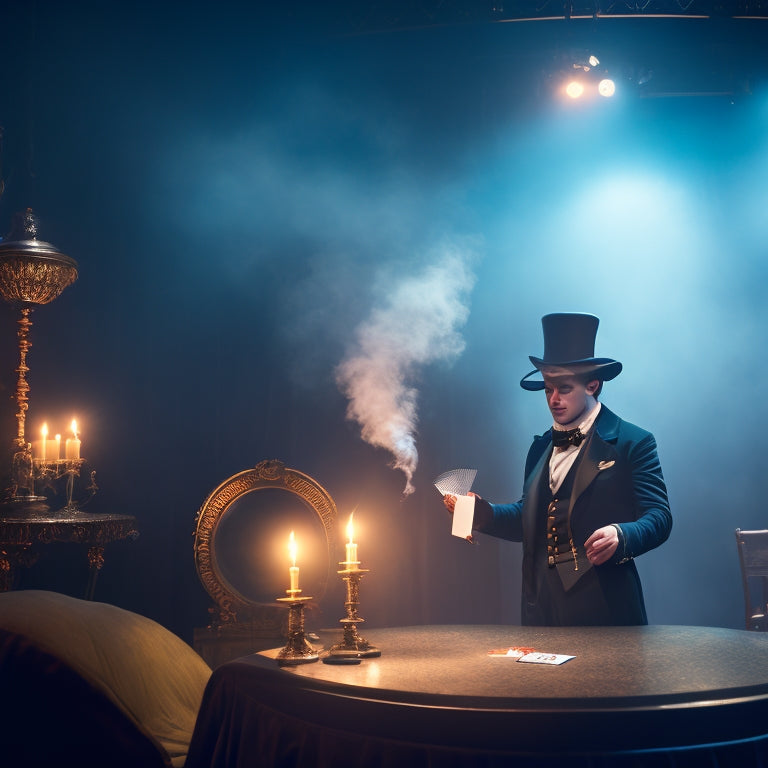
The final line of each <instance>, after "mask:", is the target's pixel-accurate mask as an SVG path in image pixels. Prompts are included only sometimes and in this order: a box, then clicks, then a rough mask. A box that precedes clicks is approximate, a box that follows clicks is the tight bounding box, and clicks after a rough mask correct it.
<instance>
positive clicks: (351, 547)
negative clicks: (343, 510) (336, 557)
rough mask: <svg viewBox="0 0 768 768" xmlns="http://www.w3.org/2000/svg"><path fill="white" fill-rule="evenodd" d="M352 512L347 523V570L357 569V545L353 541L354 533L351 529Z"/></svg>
mask: <svg viewBox="0 0 768 768" xmlns="http://www.w3.org/2000/svg"><path fill="white" fill-rule="evenodd" d="M354 514H355V513H354V512H353V513H352V514H351V515H350V516H349V522H348V523H347V562H346V565H347V567H349V568H357V566H358V560H357V544H356V543H355V541H354V538H355V531H354V528H353V527H352V517H353V516H354Z"/></svg>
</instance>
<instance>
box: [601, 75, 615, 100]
mask: <svg viewBox="0 0 768 768" xmlns="http://www.w3.org/2000/svg"><path fill="white" fill-rule="evenodd" d="M597 92H598V93H599V94H600V95H601V96H604V97H605V98H606V99H609V98H610V97H611V96H613V94H614V93H616V83H614V82H613V80H611V79H609V78H605V79H603V80H601V81H600V82H599V83H598V84H597Z"/></svg>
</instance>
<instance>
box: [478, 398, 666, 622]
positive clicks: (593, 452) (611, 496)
mask: <svg viewBox="0 0 768 768" xmlns="http://www.w3.org/2000/svg"><path fill="white" fill-rule="evenodd" d="M551 449H552V438H551V430H547V432H545V433H544V434H543V435H542V436H540V437H536V438H534V441H533V444H532V445H531V448H530V450H529V452H528V458H527V460H526V466H525V483H524V486H523V496H522V498H521V499H520V501H517V502H515V503H513V504H488V503H487V502H486V503H483V502H481V503H480V505H479V508H478V510H477V514H476V521H477V525H476V527H477V530H479V531H481V532H483V533H487V534H490V535H492V536H498V537H501V538H504V539H510V540H512V541H522V543H523V594H522V611H521V619H522V623H523V624H526V625H542V624H569V625H574V624H580V625H609V624H611V625H617V624H622V625H623V624H646V623H647V618H646V612H645V604H644V601H643V593H642V587H641V585H640V577H639V575H638V573H637V569H636V567H635V564H634V561H633V559H634V558H635V557H637V556H638V555H642V554H643V553H644V552H647V551H648V550H650V549H653V548H654V547H657V546H659V544H661V543H662V542H664V541H665V540H666V539H667V537H668V536H669V533H670V530H671V528H672V515H671V513H670V510H669V501H668V499H667V489H666V486H665V484H664V478H663V475H662V472H661V464H660V463H659V458H658V454H657V451H656V440H655V439H654V437H653V435H652V434H651V433H650V432H647V431H646V430H644V429H641V428H640V427H637V426H635V425H634V424H630V423H629V422H627V421H624V420H623V419H620V418H619V417H618V416H616V414H614V413H612V412H611V411H609V410H608V409H607V408H606V407H605V406H604V405H603V406H601V410H600V414H599V415H598V417H597V420H596V422H595V426H594V429H593V433H592V435H591V437H590V438H588V442H587V443H585V445H584V447H583V448H582V454H583V455H581V456H579V459H578V460H577V463H576V465H575V466H574V469H573V470H572V471H573V472H575V476H574V478H573V492H572V494H571V499H570V504H569V512H568V515H569V525H570V529H571V532H572V536H573V541H574V544H575V545H576V547H577V551H578V566H579V570H578V572H577V573H572V574H570V576H571V578H570V581H567V582H566V583H565V584H563V583H562V579H559V578H558V579H555V578H554V576H555V574H556V571H555V569H551V570H549V571H548V569H547V568H546V560H545V558H543V552H542V551H540V550H541V548H542V547H546V543H545V540H544V535H543V534H544V529H545V526H546V521H545V515H546V512H545V511H544V510H545V509H546V503H544V504H542V501H543V500H542V499H541V498H540V497H541V495H542V494H541V493H540V488H541V485H542V480H543V475H544V474H547V473H548V472H549V457H550V455H551ZM547 476H548V474H547ZM611 523H617V524H619V528H620V534H621V535H620V541H619V547H618V550H617V551H616V554H615V555H614V556H613V558H612V559H611V560H610V561H608V562H607V563H604V564H603V565H599V566H592V565H590V563H589V562H588V561H587V559H586V554H585V551H584V542H585V541H586V540H587V539H588V538H589V536H591V535H592V533H593V532H594V531H596V530H597V529H598V528H602V527H603V526H606V525H610V524H611ZM537 548H538V549H537ZM542 563H543V564H544V565H542ZM559 567H562V566H559Z"/></svg>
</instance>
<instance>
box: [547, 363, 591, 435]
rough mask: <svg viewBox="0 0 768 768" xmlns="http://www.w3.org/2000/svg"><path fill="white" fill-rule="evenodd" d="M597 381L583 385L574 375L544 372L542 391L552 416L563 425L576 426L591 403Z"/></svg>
mask: <svg viewBox="0 0 768 768" xmlns="http://www.w3.org/2000/svg"><path fill="white" fill-rule="evenodd" d="M598 385H599V382H597V381H590V382H589V383H588V384H586V385H584V384H583V383H582V382H581V381H579V379H577V378H576V377H575V376H549V375H547V374H546V373H545V374H544V393H545V394H546V396H547V405H548V406H549V410H550V413H551V414H552V418H553V419H554V420H555V423H556V424H560V425H561V426H563V427H570V426H578V423H579V422H580V421H581V420H582V419H583V418H584V416H586V414H587V409H588V408H589V406H590V405H591V404H592V399H591V398H592V395H594V393H595V392H596V391H597V387H598Z"/></svg>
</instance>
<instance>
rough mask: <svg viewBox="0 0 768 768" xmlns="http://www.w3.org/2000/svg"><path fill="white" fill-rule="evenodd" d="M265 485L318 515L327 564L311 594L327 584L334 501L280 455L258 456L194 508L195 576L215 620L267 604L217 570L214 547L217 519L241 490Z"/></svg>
mask: <svg viewBox="0 0 768 768" xmlns="http://www.w3.org/2000/svg"><path fill="white" fill-rule="evenodd" d="M264 489H278V490H284V491H289V492H290V493H293V494H295V495H296V496H298V497H300V499H302V500H303V502H304V503H305V504H306V505H307V506H309V507H310V508H311V509H312V510H314V511H315V512H316V513H317V514H318V516H319V517H320V521H321V523H322V526H323V529H324V531H325V538H326V547H327V554H328V557H327V563H328V567H327V569H326V572H325V577H324V579H323V582H322V585H321V588H320V589H319V590H316V591H317V592H318V594H315V595H314V597H315V598H318V599H319V598H321V597H322V593H323V592H324V591H325V587H326V585H327V581H328V573H329V572H330V566H331V561H332V546H333V544H332V543H333V541H334V539H333V527H334V523H335V519H336V505H335V503H334V501H333V499H332V498H331V497H330V495H329V494H328V492H327V491H326V490H325V489H324V488H323V487H322V486H321V485H319V484H318V483H317V482H316V481H315V480H313V479H312V478H311V477H309V476H308V475H305V474H304V473H302V472H299V471H297V470H295V469H289V468H288V467H286V466H285V464H284V463H283V462H281V461H277V460H269V461H262V462H260V463H259V464H257V465H256V466H255V467H254V468H253V469H248V470H245V471H244V472H240V473H238V474H236V475H233V476H232V477H230V478H229V479H228V480H225V481H224V482H223V483H222V484H221V485H220V486H219V487H218V488H216V489H215V490H214V491H213V492H212V493H211V494H210V495H209V496H208V498H207V499H206V500H205V502H204V503H203V505H202V507H201V508H200V510H199V511H198V513H197V527H196V531H195V566H196V568H197V573H198V576H199V577H200V581H201V582H202V584H203V586H204V587H205V589H206V591H207V592H208V594H209V595H210V596H211V597H212V598H213V601H214V602H215V603H216V606H218V612H219V617H218V622H216V621H214V623H218V625H219V626H221V625H225V624H232V623H234V622H237V621H239V620H243V619H246V618H248V619H252V618H253V617H254V614H256V613H259V610H260V609H261V610H264V609H266V608H267V607H268V604H265V603H259V602H254V601H253V600H251V599H249V598H247V597H245V596H244V595H243V594H241V593H240V592H239V591H238V590H237V588H236V587H235V586H234V585H233V584H231V583H230V581H229V580H228V579H227V578H226V577H225V575H224V573H223V572H222V568H221V566H220V564H219V562H218V560H217V555H216V547H215V538H216V531H217V528H218V526H219V523H220V522H221V520H222V518H223V517H224V515H226V513H227V511H228V510H229V509H230V508H231V507H232V505H233V504H235V502H237V501H238V500H239V499H241V498H242V497H243V496H244V495H245V494H249V493H254V492H257V491H259V490H264ZM286 564H287V561H286ZM286 573H287V569H286ZM275 597H277V595H276V596H275ZM274 605H276V603H275V604H274ZM269 607H273V605H269ZM214 610H215V609H214Z"/></svg>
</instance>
